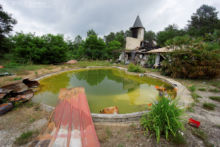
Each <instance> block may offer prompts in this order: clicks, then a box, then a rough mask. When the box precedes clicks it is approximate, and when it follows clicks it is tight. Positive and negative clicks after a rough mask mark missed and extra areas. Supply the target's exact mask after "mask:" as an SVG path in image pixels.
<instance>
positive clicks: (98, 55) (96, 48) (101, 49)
mask: <svg viewBox="0 0 220 147" xmlns="http://www.w3.org/2000/svg"><path fill="white" fill-rule="evenodd" d="M105 48H106V45H105V42H104V41H103V40H102V39H101V38H98V36H96V35H90V36H88V37H87V38H86V40H85V44H84V53H85V54H84V55H85V56H86V58H87V59H93V60H94V59H104V57H105V56H104V53H105Z"/></svg>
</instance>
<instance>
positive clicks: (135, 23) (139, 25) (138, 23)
mask: <svg viewBox="0 0 220 147" xmlns="http://www.w3.org/2000/svg"><path fill="white" fill-rule="evenodd" d="M132 28H144V26H143V25H142V23H141V19H140V17H139V15H138V16H137V18H136V20H135V22H134V25H133V27H132Z"/></svg>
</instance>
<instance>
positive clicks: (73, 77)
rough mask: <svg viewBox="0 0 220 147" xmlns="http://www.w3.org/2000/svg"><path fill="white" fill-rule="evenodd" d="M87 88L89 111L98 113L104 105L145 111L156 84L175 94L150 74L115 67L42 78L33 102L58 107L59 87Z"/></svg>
mask: <svg viewBox="0 0 220 147" xmlns="http://www.w3.org/2000/svg"><path fill="white" fill-rule="evenodd" d="M77 86H82V87H85V91H86V95H87V100H88V103H89V107H90V111H91V112H92V113H99V112H100V110H102V109H103V108H105V107H110V106H117V107H118V108H119V113H131V112H137V111H143V110H146V107H147V104H149V103H152V102H154V101H156V100H157V98H158V96H159V91H157V90H156V88H155V86H161V87H165V88H166V89H167V93H168V95H169V96H171V97H175V91H174V90H173V87H172V86H171V85H169V84H167V83H165V82H162V81H161V80H158V79H155V78H150V77H146V76H144V77H139V76H137V75H129V74H126V73H125V72H124V71H121V70H118V69H114V68H102V69H80V70H75V71H68V72H63V73H61V74H57V75H53V76H50V77H47V78H44V79H42V80H40V89H39V90H38V92H36V93H35V96H34V98H33V99H32V100H33V101H34V102H38V103H44V104H47V105H50V106H56V104H57V100H58V94H59V90H60V88H71V87H77Z"/></svg>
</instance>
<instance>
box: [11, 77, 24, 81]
mask: <svg viewBox="0 0 220 147" xmlns="http://www.w3.org/2000/svg"><path fill="white" fill-rule="evenodd" d="M13 80H14V81H17V80H22V77H16V78H14V79H13Z"/></svg>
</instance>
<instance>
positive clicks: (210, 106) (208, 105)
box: [203, 103, 216, 110]
mask: <svg viewBox="0 0 220 147" xmlns="http://www.w3.org/2000/svg"><path fill="white" fill-rule="evenodd" d="M215 107H216V105H215V104H213V103H203V108H205V109H207V110H215Z"/></svg>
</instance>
